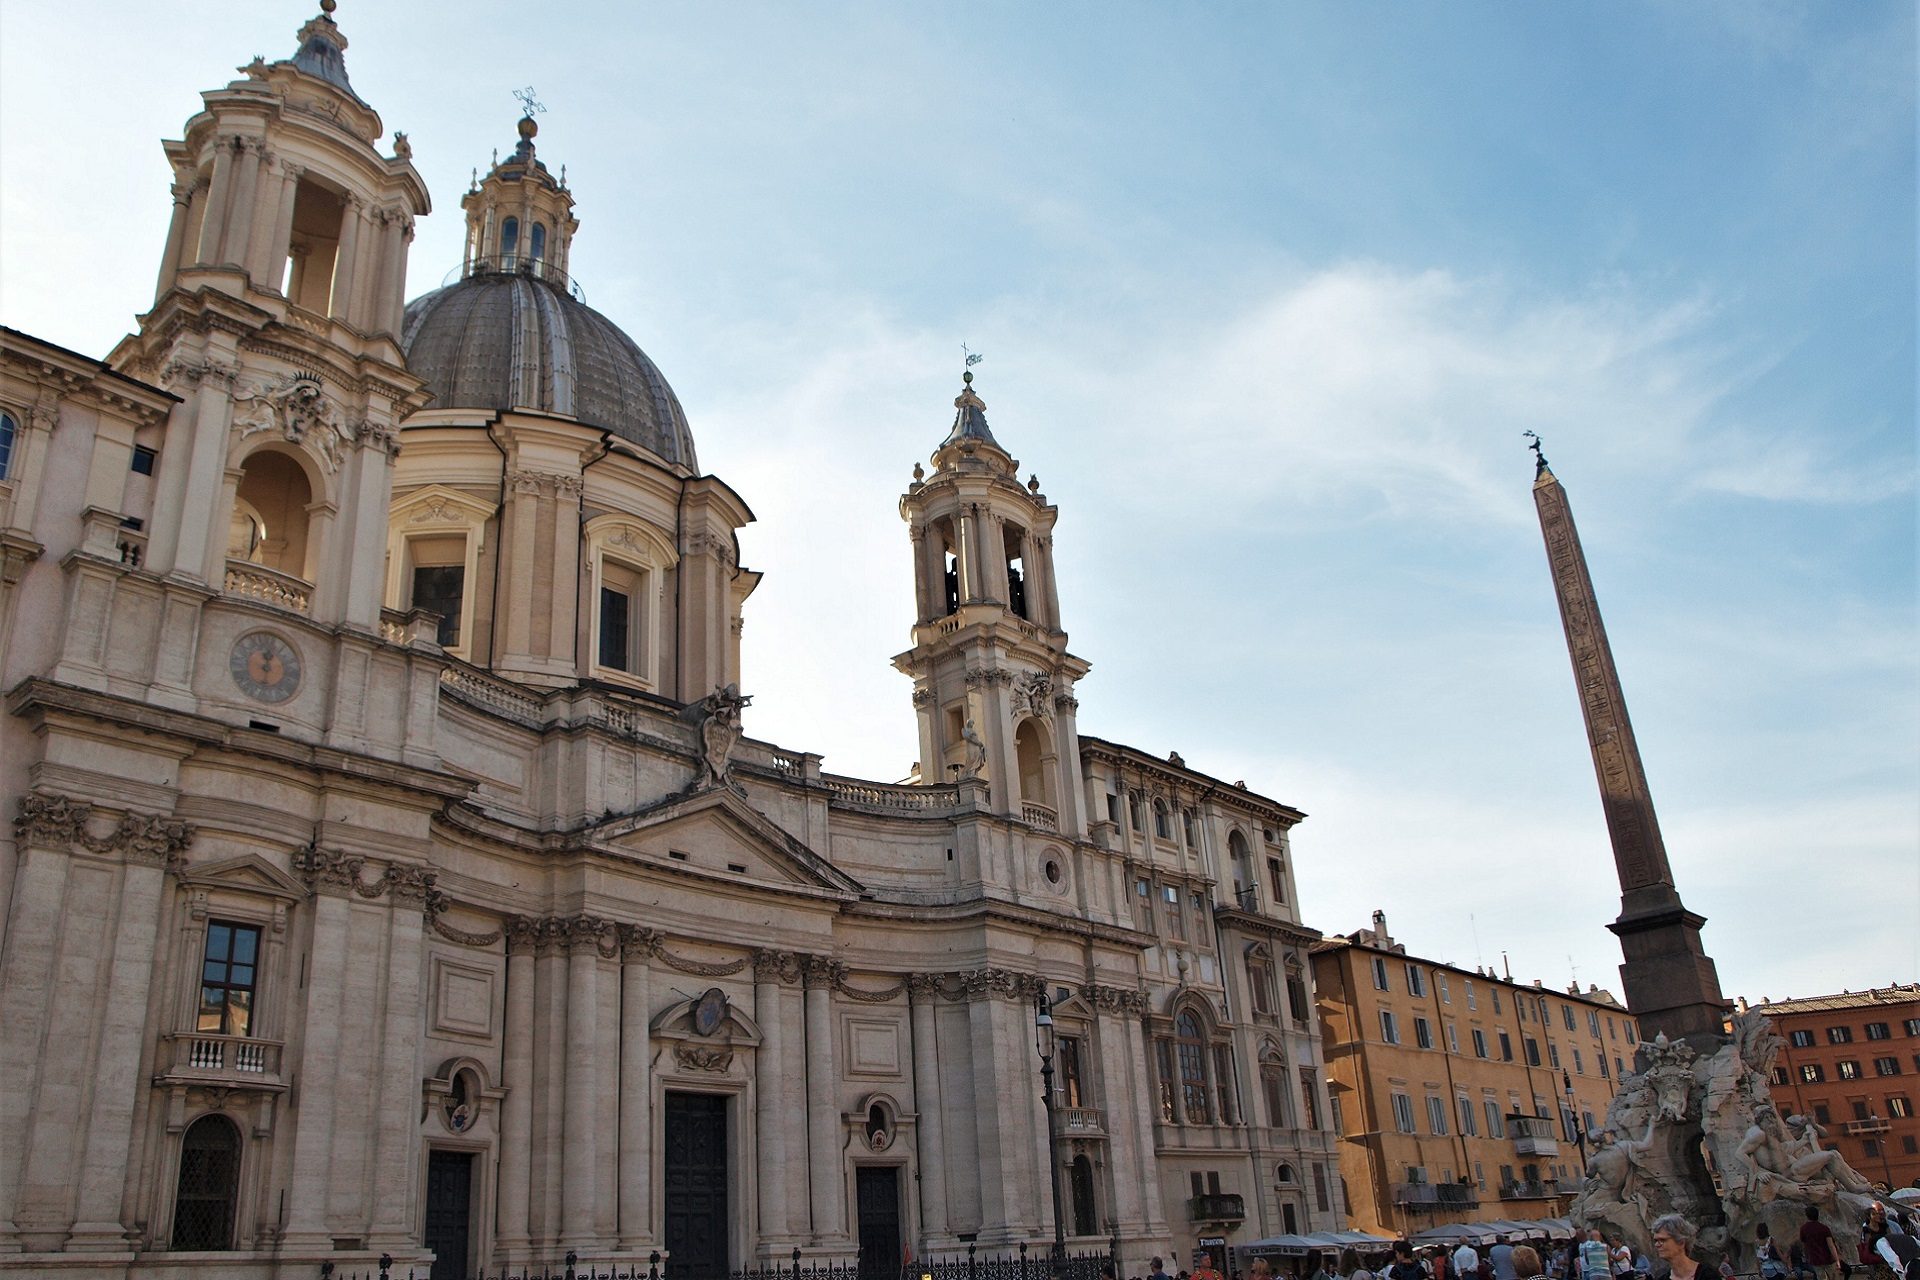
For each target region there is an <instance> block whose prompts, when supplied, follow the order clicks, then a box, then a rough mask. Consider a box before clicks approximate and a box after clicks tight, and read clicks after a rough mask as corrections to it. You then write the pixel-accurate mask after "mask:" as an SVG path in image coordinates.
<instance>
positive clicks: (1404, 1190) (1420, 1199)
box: [1393, 1182, 1480, 1209]
mask: <svg viewBox="0 0 1920 1280" xmlns="http://www.w3.org/2000/svg"><path fill="white" fill-rule="evenodd" d="M1393 1202H1394V1203H1395V1204H1403V1205H1408V1206H1410V1207H1413V1208H1420V1207H1423V1206H1424V1207H1426V1208H1430V1209H1442V1208H1444V1209H1471V1208H1474V1207H1475V1206H1477V1205H1478V1204H1479V1203H1480V1193H1479V1192H1478V1191H1476V1190H1474V1187H1473V1184H1472V1183H1470V1182H1396V1183H1394V1184H1393Z"/></svg>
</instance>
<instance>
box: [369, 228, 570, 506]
mask: <svg viewBox="0 0 1920 1280" xmlns="http://www.w3.org/2000/svg"><path fill="white" fill-rule="evenodd" d="M412 238H413V219H412V218H410V217H408V216H407V211H406V210H405V209H403V208H401V207H400V206H398V205H395V206H394V207H393V208H392V209H391V210H389V211H388V221H387V234H386V235H385V236H384V237H383V240H384V244H383V246H382V247H383V250H384V252H383V254H382V259H383V261H382V270H381V272H380V299H379V306H377V307H376V308H375V309H374V316H375V317H377V319H373V320H370V321H369V325H368V327H369V328H373V329H377V330H384V331H385V332H387V333H389V334H391V335H393V340H394V341H395V342H398V341H399V340H400V330H401V328H402V327H403V324H402V316H403V315H404V314H405V311H406V304H407V241H408V240H410V239H412ZM575 541H578V539H577V538H576V539H575Z"/></svg>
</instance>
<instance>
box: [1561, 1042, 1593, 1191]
mask: <svg viewBox="0 0 1920 1280" xmlns="http://www.w3.org/2000/svg"><path fill="white" fill-rule="evenodd" d="M1560 1087H1561V1088H1563V1089H1565V1090H1566V1091H1567V1128H1569V1129H1571V1130H1572V1131H1573V1143H1574V1145H1575V1146H1576V1147H1578V1148H1579V1149H1580V1176H1581V1177H1583V1178H1584V1177H1586V1176H1587V1130H1586V1126H1584V1125H1582V1124H1581V1123H1580V1109H1579V1104H1578V1103H1576V1102H1575V1101H1574V1097H1573V1073H1572V1072H1570V1071H1568V1070H1567V1069H1566V1068H1565V1067H1562V1068H1560Z"/></svg>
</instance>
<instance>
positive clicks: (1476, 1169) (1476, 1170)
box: [1473, 1160, 1487, 1191]
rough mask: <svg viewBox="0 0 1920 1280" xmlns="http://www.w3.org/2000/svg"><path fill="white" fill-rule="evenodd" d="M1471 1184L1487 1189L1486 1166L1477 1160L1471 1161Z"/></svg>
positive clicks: (1483, 1189)
mask: <svg viewBox="0 0 1920 1280" xmlns="http://www.w3.org/2000/svg"><path fill="white" fill-rule="evenodd" d="M1473 1185H1474V1186H1476V1187H1478V1188H1480V1190H1482V1191H1485V1190H1486V1189H1487V1167H1486V1166H1485V1165H1483V1164H1481V1163H1480V1162H1479V1161H1478V1160H1475V1161H1474V1162H1473Z"/></svg>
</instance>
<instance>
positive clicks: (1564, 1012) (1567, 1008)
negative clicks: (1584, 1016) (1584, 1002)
mask: <svg viewBox="0 0 1920 1280" xmlns="http://www.w3.org/2000/svg"><path fill="white" fill-rule="evenodd" d="M1560 1021H1561V1022H1563V1023H1565V1024H1566V1028H1567V1030H1569V1031H1578V1030H1579V1027H1578V1026H1576V1025H1575V1023H1574V1021H1573V1006H1572V1005H1570V1004H1563V1005H1561V1006H1560Z"/></svg>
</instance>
